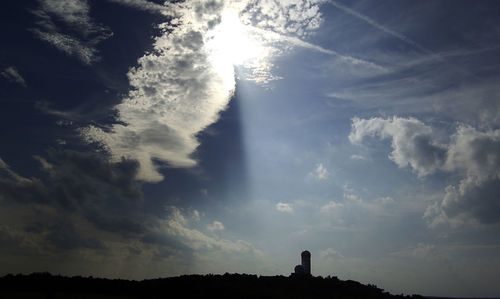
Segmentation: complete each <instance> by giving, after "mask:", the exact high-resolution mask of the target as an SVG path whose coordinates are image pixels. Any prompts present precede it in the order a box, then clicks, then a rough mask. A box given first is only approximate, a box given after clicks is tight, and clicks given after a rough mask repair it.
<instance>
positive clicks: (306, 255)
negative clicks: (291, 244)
mask: <svg viewBox="0 0 500 299" xmlns="http://www.w3.org/2000/svg"><path fill="white" fill-rule="evenodd" d="M300 256H301V257H302V267H304V271H305V272H306V273H305V274H307V275H311V253H310V252H309V251H307V250H306V251H302V253H301V254H300Z"/></svg>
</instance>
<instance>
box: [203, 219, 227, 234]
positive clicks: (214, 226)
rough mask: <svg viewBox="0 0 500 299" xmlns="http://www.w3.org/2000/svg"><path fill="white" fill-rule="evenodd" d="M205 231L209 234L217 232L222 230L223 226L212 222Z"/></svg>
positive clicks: (220, 223) (217, 222)
mask: <svg viewBox="0 0 500 299" xmlns="http://www.w3.org/2000/svg"><path fill="white" fill-rule="evenodd" d="M207 229H208V230H209V231H211V232H213V231H217V230H224V224H222V222H220V221H217V220H216V221H214V222H213V223H212V224H210V225H208V226H207Z"/></svg>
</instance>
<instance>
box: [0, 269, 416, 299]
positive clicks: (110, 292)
mask: <svg viewBox="0 0 500 299" xmlns="http://www.w3.org/2000/svg"><path fill="white" fill-rule="evenodd" d="M2 294H4V295H6V294H9V296H12V297H16V298H62V297H66V298H70V297H77V295H78V297H79V298H94V296H95V298H108V297H111V298H117V297H118V298H120V297H121V298H339V299H341V298H388V299H389V298H390V299H393V298H407V299H408V298H412V299H423V298H424V297H422V296H418V295H412V296H403V295H391V294H389V293H388V292H384V291H383V290H382V289H379V288H377V287H376V286H375V285H363V284H361V283H359V282H356V281H352V280H347V281H342V280H339V279H337V278H336V277H325V278H323V277H293V276H291V277H285V276H257V275H248V274H227V273H226V274H224V275H212V274H208V275H184V276H179V277H170V278H158V279H148V280H142V281H134V280H123V279H104V278H93V277H80V276H76V277H64V276H59V275H51V274H49V273H33V274H30V275H20V274H19V275H11V274H9V275H6V276H4V277H2V278H0V297H2ZM21 295H22V296H21Z"/></svg>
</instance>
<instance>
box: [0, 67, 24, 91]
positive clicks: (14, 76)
mask: <svg viewBox="0 0 500 299" xmlns="http://www.w3.org/2000/svg"><path fill="white" fill-rule="evenodd" d="M0 75H2V77H4V78H5V79H7V80H9V81H11V82H15V83H17V84H19V85H22V86H23V87H27V85H26V80H24V78H23V77H22V76H21V74H19V71H18V70H17V69H16V68H15V67H13V66H9V67H8V68H6V69H5V70H4V71H3V72H1V73H0Z"/></svg>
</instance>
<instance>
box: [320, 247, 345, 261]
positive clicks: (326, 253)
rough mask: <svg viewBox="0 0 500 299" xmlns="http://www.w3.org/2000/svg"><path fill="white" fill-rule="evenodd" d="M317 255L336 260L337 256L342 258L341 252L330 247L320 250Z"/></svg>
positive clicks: (324, 258)
mask: <svg viewBox="0 0 500 299" xmlns="http://www.w3.org/2000/svg"><path fill="white" fill-rule="evenodd" d="M319 257H320V258H321V259H323V260H336V259H339V258H344V256H343V255H342V254H341V253H339V252H338V251H336V250H335V249H332V248H327V249H325V250H321V251H320V253H319Z"/></svg>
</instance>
